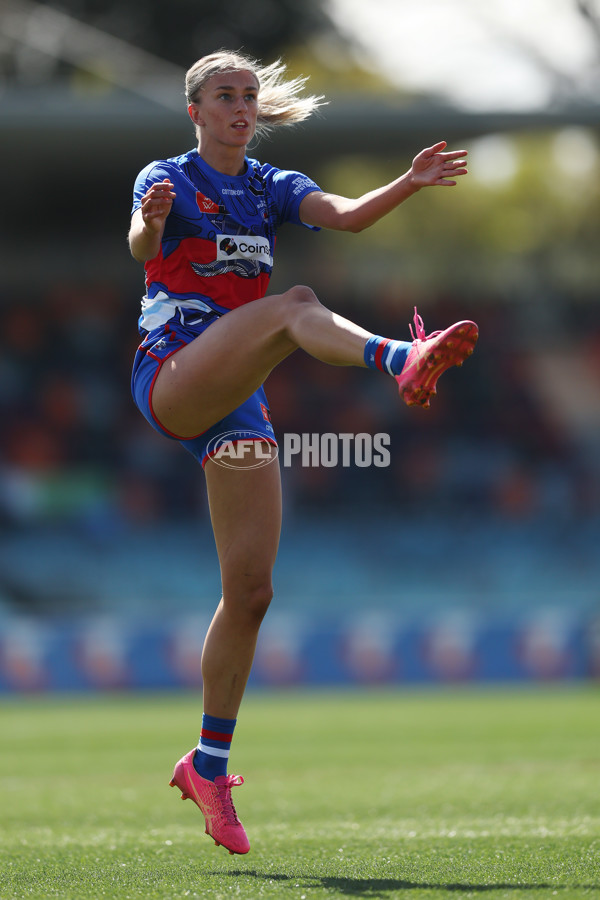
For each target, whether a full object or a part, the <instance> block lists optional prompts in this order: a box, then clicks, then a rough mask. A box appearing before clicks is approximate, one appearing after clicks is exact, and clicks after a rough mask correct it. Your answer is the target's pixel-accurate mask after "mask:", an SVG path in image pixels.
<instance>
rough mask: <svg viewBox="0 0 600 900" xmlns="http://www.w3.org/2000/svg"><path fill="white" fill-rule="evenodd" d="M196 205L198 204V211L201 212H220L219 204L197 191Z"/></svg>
mask: <svg viewBox="0 0 600 900" xmlns="http://www.w3.org/2000/svg"><path fill="white" fill-rule="evenodd" d="M196 203H197V204H198V209H199V210H200V212H203V213H218V212H219V204H218V203H215V201H214V200H211V199H210V197H206V196H205V195H204V194H203V193H202V192H201V191H196Z"/></svg>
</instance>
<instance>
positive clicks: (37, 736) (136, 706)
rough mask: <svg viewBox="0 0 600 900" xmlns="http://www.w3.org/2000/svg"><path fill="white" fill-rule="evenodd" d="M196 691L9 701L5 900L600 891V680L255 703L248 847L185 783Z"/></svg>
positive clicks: (4, 728) (237, 764) (249, 730)
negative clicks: (237, 850) (181, 781)
mask: <svg viewBox="0 0 600 900" xmlns="http://www.w3.org/2000/svg"><path fill="white" fill-rule="evenodd" d="M198 726H199V713H198V698H197V697H195V696H192V695H174V696H168V695H161V696H151V697H149V696H141V697H133V696H123V697H90V698H81V697H78V698H74V699H73V698H59V699H56V698H52V697H49V698H42V699H19V700H4V701H2V702H0V791H1V795H0V825H1V840H2V845H1V848H2V849H1V868H0V898H1V900H10V898H25V897H26V898H41V897H54V898H98V900H99V898H139V897H144V898H179V897H207V898H215V900H216V898H223V900H225V898H251V900H256V898H275V900H276V898H282V900H288V898H289V900H303V898H304V900H320V898H329V900H332V898H353V897H362V898H384V900H388V898H396V897H402V898H405V900H426V898H450V897H452V898H461V897H485V898H486V900H488V898H489V900H496V898H500V897H503V898H510V900H518V898H527V900H537V898H552V897H558V898H559V900H575V898H579V897H586V898H590V897H600V784H599V779H600V697H599V694H598V691H597V690H594V689H593V688H569V689H567V688H565V689H555V688H548V689H539V690H529V689H528V690H522V689H521V690H519V689H513V690H510V691H507V690H502V691H499V690H493V691H492V690H490V691H483V690H481V691H477V690H468V689H465V690H447V691H413V692H396V691H374V692H367V691H365V692H361V693H315V694H308V693H294V692H291V693H278V694H269V693H264V694H261V693H255V694H249V696H248V697H247V698H246V701H245V704H244V707H243V710H242V715H241V717H240V720H239V723H238V728H237V731H236V736H235V741H234V745H233V748H234V749H233V753H232V765H231V770H232V771H239V772H241V773H242V774H243V775H244V777H245V779H246V783H245V785H244V786H243V787H241V788H236V789H235V791H234V800H235V802H236V806H237V809H238V812H239V814H240V817H241V819H242V821H243V822H244V825H245V826H246V830H247V831H248V834H249V837H250V840H251V843H252V850H251V851H250V853H249V854H248V856H245V857H240V856H230V855H229V854H228V853H227V852H226V851H225V850H223V848H222V847H220V848H217V847H215V846H214V844H213V843H212V841H211V840H210V839H209V838H208V837H206V836H205V835H204V834H203V826H202V822H201V815H200V813H199V811H198V809H197V808H196V807H195V806H194V805H193V804H192V803H191V802H190V801H188V802H186V803H182V802H181V801H180V799H179V793H178V792H177V791H176V790H172V789H170V788H169V787H168V781H169V778H170V776H171V772H172V767H173V764H174V762H175V761H176V760H177V758H178V757H179V756H180V755H182V754H183V753H184V752H185V751H187V750H188V749H190V747H191V746H193V744H194V743H195V741H196V738H197V731H198Z"/></svg>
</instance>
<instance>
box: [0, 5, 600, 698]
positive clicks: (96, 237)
mask: <svg viewBox="0 0 600 900" xmlns="http://www.w3.org/2000/svg"><path fill="white" fill-rule="evenodd" d="M344 4H345V0H336V2H335V3H333V2H331V3H326V2H325V0H323V2H320V0H310V2H309V0H304V2H303V3H302V4H298V3H295V2H293V0H279V2H275V0H256V2H254V3H252V4H250V5H248V4H245V3H241V2H239V0H231V2H230V3H228V4H227V7H226V10H227V12H226V13H225V12H224V11H223V9H222V8H221V7H220V5H218V4H215V3H208V2H204V0H200V2H194V3H190V2H187V0H171V3H170V4H169V5H168V11H167V10H166V9H165V5H164V4H160V3H158V2H156V0H147V2H146V3H145V4H144V7H143V13H141V11H140V9H141V8H140V7H139V5H138V4H137V3H135V2H133V0H119V2H118V3H117V2H110V0H104V2H102V3H99V2H95V0H62V2H61V3H60V4H59V3H51V4H39V3H32V2H29V0H17V2H13V0H4V2H3V3H2V5H1V6H0V123H1V131H2V140H1V151H0V152H1V157H2V162H3V165H2V174H3V190H2V196H3V212H4V215H3V223H4V224H3V229H2V232H3V234H2V252H1V255H2V269H1V278H0V304H1V309H2V324H3V341H2V353H0V408H1V412H2V432H1V438H0V529H1V534H2V540H1V544H0V691H2V692H12V691H30V690H40V689H50V688H61V689H69V688H79V687H90V688H93V687H104V688H119V687H164V686H166V687H169V686H181V685H187V686H193V685H197V684H198V683H199V678H200V675H199V655H200V648H201V641H202V637H203V633H204V628H205V626H206V623H207V621H208V620H209V618H210V616H211V614H212V610H213V608H214V606H215V603H216V601H217V599H218V596H219V577H218V567H217V560H216V554H215V551H214V545H213V540H212V535H211V531H210V525H209V521H208V513H207V507H206V503H205V499H204V485H203V478H202V475H201V472H200V471H199V470H198V468H197V466H196V464H195V463H194V462H193V460H192V459H191V457H190V458H188V457H187V454H186V453H185V452H184V451H182V450H181V449H180V448H179V447H178V446H177V445H175V444H171V443H169V442H168V441H166V440H164V439H162V438H160V437H159V436H158V435H157V434H155V433H154V431H153V430H152V429H151V428H150V427H149V426H148V425H147V424H146V423H145V421H144V420H143V419H142V417H141V416H140V414H139V413H138V412H137V410H136V409H135V407H134V405H133V403H132V401H131V399H130V394H129V371H130V365H131V360H132V357H133V352H134V349H135V346H136V344H137V330H136V320H137V315H138V304H139V298H140V295H141V293H142V289H143V272H142V269H141V267H140V266H139V265H138V264H136V263H135V262H134V261H133V260H132V259H131V258H130V256H129V254H128V250H127V245H126V233H127V229H128V224H129V212H130V205H131V189H132V185H133V180H134V178H135V175H136V174H137V172H138V171H139V170H140V169H141V168H143V166H144V165H146V163H147V162H149V161H150V160H151V159H154V158H161V157H165V156H171V155H175V154H177V153H180V152H183V151H184V150H186V149H189V148H190V147H192V146H193V132H192V129H191V126H190V125H189V123H188V121H187V116H186V112H185V105H184V97H183V81H182V77H183V72H184V71H185V69H186V68H187V67H188V66H189V65H191V63H192V62H194V61H195V60H196V59H197V58H198V57H200V56H201V55H203V54H204V53H207V52H210V51H212V50H213V49H216V48H218V47H221V46H227V47H233V48H238V47H243V48H244V49H245V50H246V51H247V52H249V53H251V54H255V55H256V56H258V57H260V58H263V59H265V60H266V61H269V60H271V59H272V58H274V57H275V56H277V55H280V54H282V55H283V56H284V57H285V59H286V61H287V62H288V63H289V67H290V70H291V72H292V73H293V74H297V73H304V74H309V75H310V76H311V89H313V90H315V91H317V92H323V93H324V94H326V95H327V98H328V99H329V100H330V105H329V106H327V107H325V108H324V110H323V112H322V114H321V115H320V116H319V117H318V118H316V119H315V120H314V121H313V122H310V123H308V124H306V125H305V126H303V127H300V128H295V129H292V130H289V131H284V132H283V133H281V134H278V135H277V136H276V137H275V138H274V139H273V140H271V141H270V142H264V143H262V144H261V145H260V146H259V147H258V148H257V150H256V154H257V155H258V156H259V157H261V158H263V159H265V160H268V161H270V162H272V163H273V164H275V165H278V166H280V167H289V168H298V169H301V170H304V171H306V172H307V173H308V174H310V175H311V176H312V177H314V178H315V180H317V181H318V182H319V183H320V184H321V185H322V186H323V187H325V188H326V189H329V190H332V191H340V192H345V193H348V194H351V195H356V194H358V193H360V192H362V191H364V190H368V189H370V188H371V187H374V186H376V185H377V184H379V183H382V182H383V180H387V179H391V178H393V177H395V176H396V175H398V174H400V173H401V172H402V171H405V170H406V168H408V166H409V165H410V160H411V159H412V157H413V156H414V154H415V153H416V152H417V151H418V150H419V149H420V148H421V147H423V146H425V145H426V144H429V143H433V142H434V141H435V140H438V139H446V140H447V141H448V142H449V144H450V145H451V146H454V147H456V146H461V147H462V146H467V147H468V148H469V152H470V170H471V172H470V175H469V177H468V179H466V180H465V181H464V182H462V183H461V184H460V185H459V187H457V188H456V189H455V190H454V191H452V192H448V191H437V190H436V191H430V192H426V193H421V194H420V195H419V197H418V198H415V199H413V200H411V201H409V202H408V203H407V204H406V205H405V206H404V207H402V208H401V209H400V210H399V211H397V212H396V213H394V214H393V215H391V216H390V217H388V218H387V219H386V220H384V221H383V222H382V223H380V224H378V225H377V226H376V227H374V228H372V229H370V230H369V231H368V232H365V233H363V234H362V235H360V236H353V235H343V236H339V235H334V234H325V233H321V234H319V235H314V234H304V233H300V231H301V230H300V229H295V230H294V229H292V228H291V227H290V228H289V229H288V230H285V231H283V232H282V234H281V237H280V242H279V256H278V261H277V266H276V272H275V276H274V279H273V282H272V286H273V289H274V290H277V289H279V288H282V289H283V288H284V287H286V286H288V285H290V284H292V283H297V282H308V283H309V284H310V285H311V286H312V287H313V288H314V289H315V290H316V292H317V293H318V294H319V295H320V296H321V297H322V298H323V300H324V302H326V303H327V304H328V305H330V306H331V307H333V308H334V309H335V310H336V311H338V312H340V313H342V314H345V315H348V316H349V317H350V318H354V319H355V320H356V321H358V322H359V323H361V324H363V325H364V326H365V327H367V328H370V329H371V330H373V331H375V332H377V333H382V334H392V335H397V336H399V337H401V336H405V335H407V333H408V322H409V321H410V320H411V318H412V309H413V306H414V305H415V304H416V305H418V308H419V311H420V313H421V314H422V316H423V318H424V319H425V324H426V327H427V328H428V330H433V329H435V328H438V327H445V326H446V325H447V324H449V323H450V322H452V321H453V320H455V319H456V318H474V319H475V320H476V321H478V322H479V324H480V329H481V338H480V342H479V345H478V349H477V352H476V354H475V356H474V357H473V358H472V360H470V361H469V364H468V366H466V367H465V368H464V369H462V370H460V371H456V372H454V371H452V372H450V373H449V374H448V375H447V376H445V380H444V382H443V383H442V385H441V390H440V396H439V397H438V401H437V402H436V404H435V406H434V407H433V408H432V409H431V410H430V411H429V412H428V413H424V412H422V411H421V410H407V409H406V408H404V407H403V406H401V404H400V403H399V401H398V398H397V395H396V392H395V386H394V384H393V383H392V382H391V379H390V383H389V384H387V385H386V382H385V380H382V378H381V377H377V376H376V375H375V374H374V373H369V372H364V371H359V370H345V369H340V370H337V369H332V368H328V367H326V366H323V365H320V364H318V363H316V362H315V361H313V360H311V359H308V358H307V357H305V356H303V355H302V354H300V353H298V354H296V355H295V356H294V357H292V358H291V359H289V360H288V361H286V363H285V364H284V365H282V366H281V367H280V369H279V370H278V371H277V372H276V373H275V374H274V375H273V376H272V378H271V379H270V382H269V384H268V385H267V393H268V396H269V399H270V404H271V409H272V413H273V419H274V423H275V426H276V431H277V433H278V435H279V436H280V437H281V436H282V435H283V434H284V433H286V432H294V433H298V432H309V433H324V432H333V433H339V432H352V433H358V432H368V433H376V432H384V433H388V434H389V435H390V437H391V454H392V462H391V465H390V467H389V468H383V469H380V468H356V467H350V468H343V467H337V468H325V467H319V468H302V467H301V466H300V465H299V464H295V465H293V466H291V467H289V468H285V469H284V470H283V476H284V489H285V520H284V532H283V539H282V545H281V553H280V558H279V562H278V565H277V569H276V599H275V601H274V604H273V607H272V611H271V613H270V614H269V617H268V618H267V621H266V623H265V626H264V633H263V636H262V638H261V643H260V646H259V652H258V657H257V661H256V666H255V670H254V673H253V681H254V683H255V684H263V685H265V684H279V685H281V684H287V683H290V684H291V683H310V684H321V683H329V684H342V683H365V682H366V683H386V682H403V683H405V682H418V681H430V682H431V681H433V682H437V681H456V680H458V681H463V680H479V679H480V680H518V679H537V680H547V679H564V678H594V677H595V678H598V677H600V550H599V547H600V319H599V316H598V285H599V283H600V279H599V276H600V263H599V254H598V247H599V246H600V205H599V203H598V200H599V194H600V189H599V185H600V177H599V176H600V155H599V131H600V105H599V104H598V87H599V85H600V77H599V73H600V6H598V5H596V6H594V5H593V2H592V0H554V3H553V4H552V5H553V6H556V10H554V19H555V31H556V22H559V23H560V22H563V21H564V22H567V20H568V22H569V28H567V27H566V25H565V26H560V27H562V31H561V34H559V35H557V34H556V33H554V34H553V35H552V40H553V41H554V43H552V41H551V40H550V39H548V41H547V43H546V44H544V42H543V41H542V42H540V41H539V36H540V34H543V29H541V28H538V27H537V26H536V27H535V28H534V27H533V26H532V27H531V33H530V34H529V35H528V34H527V32H524V31H523V27H525V28H526V27H527V22H526V21H525V26H523V20H522V18H519V19H518V20H517V18H515V21H514V23H512V24H511V19H510V13H511V12H514V9H513V6H514V5H513V4H510V3H509V4H504V7H505V9H507V10H508V12H509V16H508V19H507V20H505V21H504V22H503V24H502V26H500V24H499V23H497V22H496V23H495V22H494V21H493V17H492V16H491V12H492V11H493V10H494V9H495V7H496V5H495V4H491V5H490V6H489V9H488V7H487V6H486V10H487V12H486V13H485V15H484V14H483V13H482V12H481V11H480V16H481V18H480V19H479V20H478V21H477V23H476V24H477V27H478V28H479V29H480V32H481V35H482V40H483V37H486V40H492V39H493V38H494V37H495V38H496V39H497V42H498V43H499V44H500V45H501V46H502V48H503V50H504V52H505V53H506V59H507V60H509V61H510V60H512V61H513V62H515V61H516V62H517V63H518V65H517V69H518V70H519V68H518V67H519V65H520V66H521V69H520V70H519V71H521V72H525V71H528V72H529V73H530V74H533V75H534V76H535V78H534V80H535V79H537V80H536V81H535V83H536V85H538V94H537V96H536V98H535V100H532V101H531V102H529V101H528V100H527V97H526V96H525V92H523V93H521V92H519V90H518V89H517V90H516V91H515V90H514V85H513V81H511V74H510V72H511V70H510V67H509V66H508V65H507V67H506V71H505V72H502V71H498V70H497V71H496V75H497V80H498V79H500V81H501V80H502V77H503V76H505V77H506V92H505V94H504V100H505V102H504V103H502V102H500V103H499V102H498V101H497V99H494V100H490V101H489V102H488V103H486V101H485V98H484V99H481V98H479V99H478V101H477V102H476V103H469V102H468V100H467V99H464V98H462V95H463V93H464V90H462V89H464V85H465V84H467V85H468V84H471V85H473V84H476V83H478V82H484V81H485V78H484V61H483V59H480V61H479V65H478V64H477V63H476V62H472V61H471V60H470V58H469V57H467V56H466V55H463V53H462V50H461V46H460V41H459V39H458V29H459V23H460V21H461V15H463V14H464V15H465V16H466V14H467V12H469V10H470V14H471V15H472V14H473V10H472V9H471V8H470V5H469V4H468V3H466V2H463V3H461V2H460V0H455V4H456V21H455V22H454V27H453V29H452V30H451V33H450V34H449V35H448V38H447V41H446V49H445V54H446V55H445V57H444V58H443V59H440V58H439V54H437V53H436V58H435V61H436V66H437V68H438V69H439V70H441V72H442V75H443V73H444V65H445V67H446V78H445V84H444V86H443V89H442V87H440V89H439V90H436V89H435V88H434V87H432V86H431V85H427V86H421V87H419V86H418V85H415V84H413V83H411V84H410V85H409V84H408V82H406V83H404V84H403V83H402V75H401V74H400V75H398V77H397V78H396V79H394V78H392V76H391V75H390V72H389V69H390V64H389V60H388V64H387V69H384V67H383V66H382V65H379V63H381V62H382V59H383V53H382V54H381V59H380V58H378V55H377V52H376V51H374V50H372V49H369V47H368V46H367V44H366V43H365V40H366V38H365V37H364V35H363V36H361V34H360V33H359V32H358V31H357V30H356V28H352V27H351V26H352V23H353V18H352V15H353V9H354V4H353V3H352V2H351V0H346V5H344ZM431 5H432V6H436V4H435V3H434V2H433V0H432V4H431ZM410 6H411V4H408V3H405V2H400V0H398V2H396V3H395V4H388V3H387V2H383V0H382V2H380V3H379V4H378V3H377V2H375V3H374V4H369V8H372V11H373V14H374V15H377V16H378V17H379V20H380V21H379V23H378V24H379V27H380V29H381V34H382V35H384V34H387V35H391V36H393V35H394V34H396V33H398V34H400V33H401V32H402V29H403V24H404V22H405V17H407V16H408V15H409V13H410ZM521 8H522V4H521ZM525 19H526V17H525ZM517 21H518V26H519V27H518V28H517V25H516V23H517ZM354 24H356V23H354ZM512 25H514V26H515V27H514V28H513V27H512ZM471 26H473V22H472V21H471ZM569 29H571V30H569ZM471 30H472V28H471ZM436 34H437V36H438V37H439V36H440V35H439V34H438V32H437V31H436V28H435V26H434V25H432V28H431V31H429V33H427V31H426V30H421V31H418V30H417V31H415V33H414V42H415V43H416V45H417V47H418V46H419V45H420V44H421V45H422V54H421V55H422V56H423V57H424V58H425V59H427V56H428V53H431V54H432V59H433V49H432V48H433V39H434V37H435V36H436ZM574 36H577V39H578V40H581V44H580V51H579V56H578V49H577V46H575V47H573V43H575V44H577V41H575V37H574ZM561 37H562V41H563V45H562V47H563V50H564V55H561V43H560V41H561ZM535 38H537V39H538V40H536V39H535ZM556 42H558V51H557V50H556ZM399 46H400V44H399ZM480 46H481V47H483V46H484V44H483V43H482V44H481V45H480ZM490 60H491V64H492V65H496V68H497V69H498V63H497V62H496V60H495V57H490ZM525 81H526V79H525V76H524V75H523V85H524V84H525ZM454 83H455V84H456V92H455V93H456V98H455V99H454V100H453V99H452V95H453V84H454ZM540 85H542V86H543V90H541V89H540V88H539V86H540ZM461 98H462V99H461ZM365 511H368V513H372V515H371V514H366V512H365Z"/></svg>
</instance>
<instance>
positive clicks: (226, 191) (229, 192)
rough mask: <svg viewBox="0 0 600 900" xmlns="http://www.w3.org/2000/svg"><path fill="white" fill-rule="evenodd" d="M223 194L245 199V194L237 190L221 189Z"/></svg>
mask: <svg viewBox="0 0 600 900" xmlns="http://www.w3.org/2000/svg"><path fill="white" fill-rule="evenodd" d="M221 193H222V194H226V195H227V196H229V197H243V195H244V192H243V191H242V190H238V189H236V188H221Z"/></svg>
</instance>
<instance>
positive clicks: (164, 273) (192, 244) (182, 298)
mask: <svg viewBox="0 0 600 900" xmlns="http://www.w3.org/2000/svg"><path fill="white" fill-rule="evenodd" d="M165 178H169V179H170V181H171V182H172V183H173V191H174V192H175V194H176V195H177V196H176V198H175V200H174V201H173V206H172V207H171V212H170V213H169V215H168V216H167V219H166V222H165V230H164V234H163V238H162V242H161V248H160V251H159V253H158V256H156V257H155V259H151V260H148V261H147V262H146V264H145V270H146V296H145V297H144V298H143V300H142V315H141V318H140V328H141V329H142V330H145V331H151V330H152V329H153V328H156V327H158V326H159V325H162V324H164V323H165V322H166V321H168V319H170V318H171V317H172V316H173V315H174V313H175V311H176V310H177V308H181V307H185V308H186V309H192V310H194V309H197V310H201V311H204V312H206V311H209V310H214V311H216V312H219V313H224V312H227V311H229V310H231V309H235V308H236V307H237V306H242V305H243V304H244V303H250V302H251V301H252V300H257V299H259V298H260V297H264V295H265V294H266V292H267V288H268V284H269V279H270V277H271V271H272V268H273V254H274V252H275V242H276V236H277V230H278V228H279V227H280V226H281V225H282V224H283V223H284V222H292V223H294V224H296V225H302V224H303V223H302V222H301V220H300V217H299V212H298V210H299V206H300V203H301V201H302V200H303V198H304V197H305V196H306V195H307V194H309V193H311V192H312V191H319V190H321V189H320V188H319V186H318V185H317V184H316V183H315V182H314V181H312V180H311V179H310V178H307V177H306V175H303V174H302V173H301V172H293V171H288V170H283V169H277V168H275V167H274V166H271V165H269V164H268V163H260V162H258V160H255V159H250V158H248V157H246V172H245V173H244V174H243V175H237V176H235V175H223V174H222V173H221V172H217V171H216V170H215V169H213V168H212V167H211V166H209V165H208V164H207V163H206V162H205V161H204V160H203V159H202V158H201V157H200V155H199V154H198V151H197V150H190V151H189V152H188V153H184V154H183V155H182V156H175V157H172V158H171V159H166V160H158V161H155V162H152V163H150V165H148V166H146V168H145V169H143V170H142V171H141V172H140V174H139V175H138V177H137V179H136V181H135V186H134V191H133V198H134V200H133V209H132V213H133V212H134V211H135V210H136V209H139V207H140V206H141V200H142V197H143V196H144V194H145V193H146V191H147V190H148V188H149V187H150V185H152V184H154V183H155V182H157V181H163V180H164V179H165ZM305 227H307V228H312V226H310V225H308V226H305ZM313 230H318V229H313Z"/></svg>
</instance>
